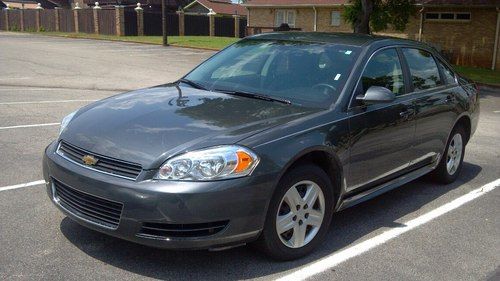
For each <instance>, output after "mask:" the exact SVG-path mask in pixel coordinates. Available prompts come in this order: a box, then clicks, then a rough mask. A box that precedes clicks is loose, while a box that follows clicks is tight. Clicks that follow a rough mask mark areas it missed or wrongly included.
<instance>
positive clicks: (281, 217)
mask: <svg viewBox="0 0 500 281" xmlns="http://www.w3.org/2000/svg"><path fill="white" fill-rule="evenodd" d="M333 201H334V196H333V187H332V184H331V182H330V179H329V178H328V176H327V175H326V173H325V172H324V171H323V170H322V169H320V168H319V167H317V166H314V165H302V166H298V167H296V168H293V169H292V170H291V171H289V172H288V173H287V174H285V176H284V177H283V178H282V180H281V181H280V183H279V184H278V188H277V190H276V192H275V194H274V196H273V198H272V200H271V204H270V206H269V210H268V213H267V217H266V223H265V226H264V230H263V232H262V235H261V237H260V239H259V241H258V242H257V243H258V245H259V246H260V247H261V249H263V250H264V252H266V253H267V254H268V255H270V256H271V257H273V258H275V259H279V260H292V259H296V258H299V257H302V256H305V255H307V254H308V253H309V252H311V251H312V250H313V249H314V248H316V247H317V246H318V245H319V244H320V243H321V242H322V241H323V240H324V237H325V235H326V233H327V231H328V226H329V224H330V220H331V217H332V213H333Z"/></svg>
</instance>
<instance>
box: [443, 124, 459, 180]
mask: <svg viewBox="0 0 500 281" xmlns="http://www.w3.org/2000/svg"><path fill="white" fill-rule="evenodd" d="M462 146H463V143H462V135H460V134H458V133H457V134H455V135H454V136H453V138H452V139H451V141H450V145H449V146H448V154H447V155H446V170H447V171H448V174H450V175H453V174H454V173H455V172H456V171H457V169H458V167H459V166H460V161H461V160H462V149H463V147H462Z"/></svg>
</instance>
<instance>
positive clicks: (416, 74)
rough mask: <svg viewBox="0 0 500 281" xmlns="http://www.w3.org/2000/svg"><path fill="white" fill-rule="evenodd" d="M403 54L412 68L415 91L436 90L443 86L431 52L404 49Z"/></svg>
mask: <svg viewBox="0 0 500 281" xmlns="http://www.w3.org/2000/svg"><path fill="white" fill-rule="evenodd" d="M403 54H404V57H405V59H406V62H407V63H408V67H409V68H410V74H411V79H412V82H413V87H414V89H415V91H421V90H426V89H430V88H434V87H436V86H438V85H441V84H442V82H441V78H440V76H439V70H438V67H437V64H436V62H435V61H434V58H433V57H432V55H431V54H430V53H429V52H426V51H424V50H419V49H412V48H404V49H403Z"/></svg>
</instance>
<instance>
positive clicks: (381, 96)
mask: <svg viewBox="0 0 500 281" xmlns="http://www.w3.org/2000/svg"><path fill="white" fill-rule="evenodd" d="M395 99H396V96H395V95H394V93H393V92H392V91H391V90H389V89H387V88H385V87H379V86H371V87H370V88H368V91H366V93H365V94H364V95H359V96H357V97H356V100H358V101H361V102H362V103H364V104H372V103H389V102H392V101H394V100H395Z"/></svg>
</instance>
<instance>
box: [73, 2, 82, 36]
mask: <svg viewBox="0 0 500 281" xmlns="http://www.w3.org/2000/svg"><path fill="white" fill-rule="evenodd" d="M81 9H82V8H80V4H78V2H76V3H75V8H73V19H74V20H75V32H76V33H79V32H80V25H79V24H78V18H79V17H80V10H81Z"/></svg>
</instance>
